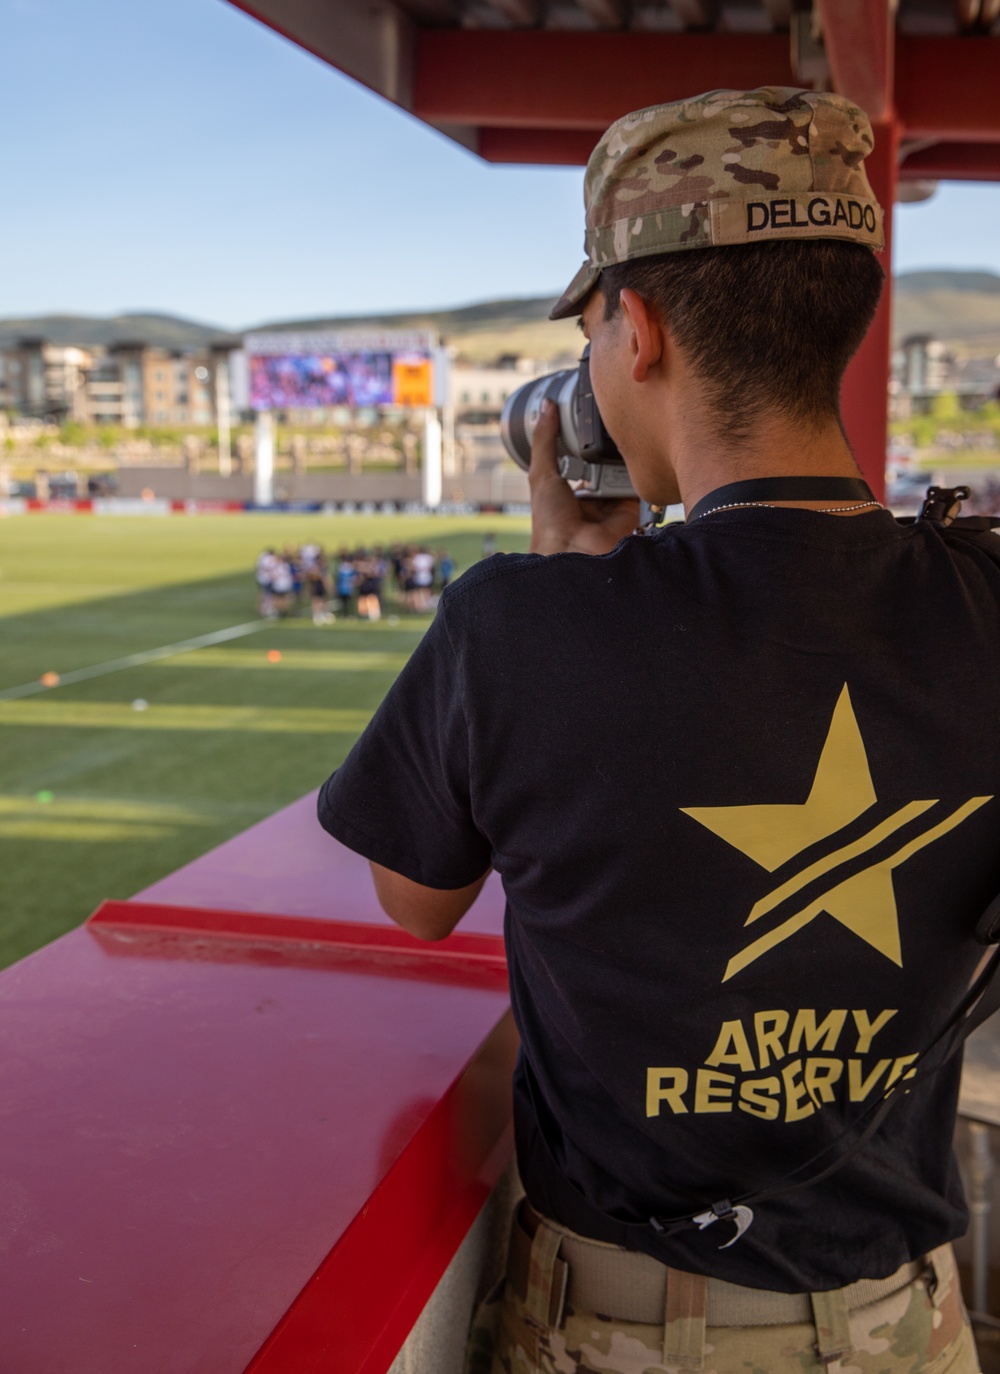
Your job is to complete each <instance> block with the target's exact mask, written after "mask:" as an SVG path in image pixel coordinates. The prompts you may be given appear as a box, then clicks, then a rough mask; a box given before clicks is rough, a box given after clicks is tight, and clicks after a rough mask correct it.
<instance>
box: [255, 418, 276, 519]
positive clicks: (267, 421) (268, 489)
mask: <svg viewBox="0 0 1000 1374" xmlns="http://www.w3.org/2000/svg"><path fill="white" fill-rule="evenodd" d="M253 499H254V504H255V505H257V506H273V505H274V416H273V415H272V413H271V411H269V410H260V411H258V412H257V422H256V424H255V426H254V435H253Z"/></svg>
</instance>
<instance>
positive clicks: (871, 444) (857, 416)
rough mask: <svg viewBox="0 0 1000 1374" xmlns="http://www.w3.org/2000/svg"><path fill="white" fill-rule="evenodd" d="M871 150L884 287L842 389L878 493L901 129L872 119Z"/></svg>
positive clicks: (851, 435)
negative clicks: (881, 220)
mask: <svg viewBox="0 0 1000 1374" xmlns="http://www.w3.org/2000/svg"><path fill="white" fill-rule="evenodd" d="M873 128H874V132H875V150H874V152H873V153H872V154H871V156H870V157H868V158H867V159H866V161H865V170H866V171H867V173H868V177H869V180H870V181H871V184H872V190H873V191H874V192H875V195H876V196H877V197H878V199H879V201H880V202H881V204H882V206H883V209H884V211H885V219H884V228H885V251H884V252H883V253H882V257H881V261H882V267H883V269H884V271H885V274H886V281H885V287H884V289H883V292H882V299H881V301H880V303H879V307H878V310H877V312H876V315H875V319H874V320H873V322H872V325H871V328H870V329H869V330H868V333H867V334H866V335H865V338H864V341H863V342H862V344H861V347H860V348H859V349H858V351H857V353H856V354H855V355H854V357H853V358H852V359H851V362H850V365H849V366H848V369H847V373H846V375H845V377H844V384H843V386H842V388H841V393H840V404H841V413H842V415H843V419H844V428H845V429H846V431H847V437H848V439H849V441H850V444H851V448H852V450H853V452H854V456H855V458H856V459H857V461H858V466H859V467H860V468H861V471H862V472H863V473H864V475H865V477H866V478H867V480H868V483H869V485H870V486H871V489H872V491H873V492H874V493H875V495H876V496H877V497H879V499H882V497H883V494H884V492H885V454H886V439H887V431H888V419H889V416H888V410H889V399H888V393H889V355H890V351H891V346H892V328H891V319H890V316H891V313H892V218H893V214H892V212H893V205H894V202H895V198H896V159H897V150H898V146H899V142H898V140H899V130H898V128H897V127H896V126H895V125H894V124H876V125H874V126H873Z"/></svg>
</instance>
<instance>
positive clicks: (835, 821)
mask: <svg viewBox="0 0 1000 1374" xmlns="http://www.w3.org/2000/svg"><path fill="white" fill-rule="evenodd" d="M991 800H992V798H991V797H972V798H971V799H970V800H969V801H967V802H965V803H964V805H962V806H960V807H958V809H957V810H956V811H953V812H952V813H951V815H949V816H945V817H944V819H942V820H940V821H938V822H937V824H935V825H932V826H931V827H930V828H929V829H928V830H924V831H922V832H920V833H919V834H917V835H915V836H912V837H911V838H910V839H908V840H907V841H905V842H904V843H903V844H902V845H901V846H900V847H899V848H898V849H896V850H895V851H894V852H892V853H890V854H888V855H887V856H885V857H883V858H880V859H878V860H877V861H876V862H875V863H872V864H870V865H869V866H868V867H867V868H863V869H861V870H860V871H859V872H853V873H852V874H851V875H850V876H848V877H845V878H842V879H840V880H839V881H838V880H837V878H836V871H837V870H838V869H842V867H843V866H844V865H846V864H850V863H851V861H852V860H854V859H856V858H857V857H858V856H860V855H862V854H865V853H867V852H869V851H870V850H872V849H875V848H877V847H878V846H880V845H882V844H883V842H884V841H886V840H887V839H888V838H889V837H890V836H891V835H893V834H894V833H895V832H896V831H898V830H901V829H902V828H903V827H904V826H907V825H909V824H910V822H911V821H914V820H916V818H917V817H918V816H921V815H923V813H924V812H926V811H929V810H930V809H931V808H932V807H934V806H937V805H938V799H936V798H935V799H934V800H931V801H913V802H908V803H907V805H905V806H902V807H900V808H899V810H898V811H895V812H893V814H892V815H891V816H888V817H887V818H886V819H885V820H883V821H881V822H879V823H878V824H877V825H875V826H873V827H872V829H870V830H869V831H868V832H867V833H866V834H864V835H862V836H860V838H858V839H855V840H852V841H851V842H850V843H847V844H843V845H841V846H839V847H837V848H835V849H833V850H832V851H831V852H829V853H827V854H825V855H824V856H822V857H820V858H817V859H815V860H814V861H813V862H812V863H810V864H808V865H807V866H806V867H805V868H802V869H800V870H799V871H798V872H797V873H794V874H793V875H792V876H791V877H789V878H786V879H785V880H784V881H783V882H781V883H780V884H779V885H778V886H777V887H775V888H773V889H772V890H771V891H770V892H769V893H768V894H767V895H766V896H764V897H762V898H761V899H760V901H758V902H757V903H756V904H755V905H754V907H753V909H752V910H751V912H750V915H749V916H748V917H747V919H746V922H745V924H746V925H748V926H749V925H752V924H753V923H754V922H756V921H759V920H760V919H761V918H762V917H764V916H767V915H768V914H769V913H770V912H772V911H774V910H775V909H776V908H777V907H778V906H781V905H782V904H784V903H785V902H786V901H788V900H789V899H790V898H792V897H794V896H795V894H796V893H798V892H801V891H802V890H803V889H804V888H805V887H807V886H809V885H810V884H811V883H813V882H816V881H817V880H818V879H821V878H823V877H825V875H827V874H831V875H833V877H832V885H831V886H829V887H827V888H826V889H825V890H824V891H822V892H821V893H820V894H819V895H818V896H817V897H814V898H813V899H812V900H811V901H808V902H807V903H806V904H805V905H804V906H803V907H801V908H800V910H798V911H795V912H794V913H793V914H792V915H790V916H788V917H786V918H785V920H783V921H781V923H780V924H778V925H776V926H774V927H772V928H771V929H770V930H769V931H767V933H766V934H764V935H761V936H759V937H758V938H757V939H755V940H754V941H752V942H751V943H750V944H749V945H746V946H745V947H744V948H743V949H742V950H740V952H739V953H738V954H736V955H734V956H733V958H732V959H730V961H729V963H728V965H727V966H726V972H725V976H724V978H723V980H722V981H723V982H726V981H727V980H728V979H730V978H732V976H733V975H734V974H736V973H739V971H740V970H741V969H744V968H746V967H747V965H748V964H752V963H753V961H754V960H755V959H758V958H759V957H760V956H761V955H762V954H766V953H767V951H768V950H771V949H774V948H775V946H776V945H779V944H781V943H782V942H783V941H784V940H787V939H788V937H789V936H790V935H794V934H795V933H796V931H799V930H802V929H803V927H804V926H807V925H808V924H809V923H810V921H813V920H814V919H815V918H816V917H817V916H818V915H819V914H820V913H821V912H824V911H825V912H826V913H827V914H828V915H830V916H832V917H833V918H834V920H836V921H839V922H840V924H841V925H843V926H846V927H847V929H848V930H850V931H851V932H852V933H853V934H855V935H857V936H859V937H860V938H861V939H862V940H864V941H865V942H866V943H867V944H869V945H871V947H872V948H873V949H876V950H878V952H879V953H880V954H883V955H885V957H886V958H887V959H891V960H892V962H893V963H894V964H897V965H899V967H902V964H903V959H902V953H901V949H900V939H899V915H898V912H897V910H896V895H895V892H894V890H893V886H892V871H893V869H895V868H898V867H899V866H900V864H902V863H905V862H906V860H907V859H909V858H911V857H912V856H913V855H914V854H916V853H917V852H918V850H920V849H923V848H924V847H925V846H926V845H928V844H932V843H933V842H934V841H935V840H937V839H940V838H941V836H942V835H945V834H947V833H948V831H949V830H953V829H954V828H955V826H957V825H961V823H962V821H964V820H965V819H966V817H967V816H970V815H971V814H972V813H973V811H976V810H978V809H979V807H980V806H983V805H984V804H985V803H986V802H988V801H991ZM876 801H877V797H876V795H875V787H874V784H873V783H872V777H871V771H870V770H869V767H868V757H867V755H866V753H865V745H864V740H863V739H862V738H861V731H860V730H859V729H858V722H857V720H856V719H855V715H854V708H853V706H852V705H851V696H850V692H849V691H848V689H847V684H846V683H845V684H844V689H843V691H842V692H841V694H840V698H839V700H838V701H837V705H836V707H835V708H834V712H833V719H832V720H831V721H830V729H829V731H828V732H827V736H826V742H825V743H824V745H823V749H822V752H821V753H820V756H819V763H818V764H817V766H816V774H815V777H814V778H813V782H812V786H811V788H810V789H809V795H808V797H807V798H806V800H805V801H804V802H802V803H801V804H795V803H792V804H789V803H780V802H779V803H765V804H763V805H752V806H685V807H681V810H682V811H683V812H684V814H685V815H686V816H690V817H691V818H692V819H693V820H696V821H697V822H698V823H699V825H703V826H705V827H706V829H708V830H711V831H712V833H713V834H715V835H718V836H719V838H720V839H722V840H725V842H726V843H727V844H729V845H732V846H733V848H734V849H738V850H739V851H740V853H741V854H745V855H746V856H747V857H748V858H750V859H752V860H753V861H754V863H756V864H759V865H760V866H761V868H765V869H766V870H767V871H768V873H773V872H774V871H775V869H778V868H780V867H781V866H782V865H783V864H786V863H788V862H789V860H791V859H793V858H795V856H796V855H797V854H801V853H803V851H805V850H806V849H809V848H810V847H811V846H812V845H815V844H818V843H819V842H820V841H821V840H826V839H829V838H830V837H831V836H833V835H836V834H837V833H838V832H839V831H840V830H843V829H844V827H845V826H848V825H850V824H851V823H852V822H853V821H856V820H857V819H858V817H859V816H861V815H863V814H864V812H866V811H867V810H868V809H869V808H870V807H872V806H873V805H874V804H875V802H876Z"/></svg>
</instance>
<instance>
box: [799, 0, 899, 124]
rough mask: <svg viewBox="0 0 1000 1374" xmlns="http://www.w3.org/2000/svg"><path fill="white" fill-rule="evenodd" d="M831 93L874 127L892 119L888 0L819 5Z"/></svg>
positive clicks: (829, 0)
mask: <svg viewBox="0 0 1000 1374" xmlns="http://www.w3.org/2000/svg"><path fill="white" fill-rule="evenodd" d="M818 4H819V13H820V18H821V20H822V24H823V45H824V47H825V48H826V56H827V61H828V62H829V63H830V75H831V77H832V79H833V88H834V90H835V91H838V92H839V93H840V94H841V95H845V96H847V97H848V98H849V99H850V100H853V101H855V102H856V103H857V104H858V105H860V106H861V108H862V109H863V110H865V111H866V112H867V114H868V118H869V119H870V120H871V121H872V122H873V123H875V122H877V121H883V120H886V119H890V118H891V117H892V105H893V39H894V38H895V25H894V24H893V20H892V14H891V13H890V5H889V0H818Z"/></svg>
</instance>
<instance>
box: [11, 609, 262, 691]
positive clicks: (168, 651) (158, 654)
mask: <svg viewBox="0 0 1000 1374" xmlns="http://www.w3.org/2000/svg"><path fill="white" fill-rule="evenodd" d="M271 623H272V622H271V621H269V620H251V621H249V622H248V623H247V624H246V625H230V626H229V628H228V629H226V630H213V631H212V633H211V634H207V635H198V636H197V638H196V639H182V640H180V642H179V643H177V644H164V645H162V646H161V647H160V648H159V649H144V650H143V651H142V653H139V654H129V655H128V656H127V657H126V658H112V659H110V660H109V661H108V662H107V663H94V664H92V666H91V667H89V668H75V669H74V670H73V671H72V672H70V673H60V674H59V681H58V682H54V683H52V685H51V686H46V685H45V684H44V683H42V682H41V681H38V682H25V683H22V685H21V686H20V687H8V688H7V689H6V690H5V691H2V692H0V701H16V700H17V699H18V697H33V696H36V695H37V694H38V693H40V692H53V691H55V689H56V688H57V687H69V686H70V685H71V684H72V683H74V682H86V681H87V679H88V678H92V677H104V676H105V675H106V674H107V673H120V672H122V671H123V670H124V669H125V668H137V667H138V666H139V665H140V664H141V663H155V662H156V660H157V659H158V658H173V657H174V656H175V655H176V654H187V653H190V652H191V650H192V649H203V648H206V647H207V646H208V645H209V644H223V643H224V642H225V641H226V640H227V639H242V638H243V636H244V635H252V634H253V633H254V632H255V631H256V630H262V629H263V628H264V626H265V625H270V624H271Z"/></svg>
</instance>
